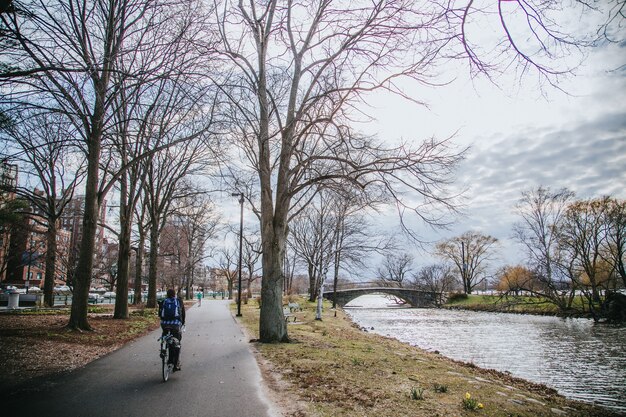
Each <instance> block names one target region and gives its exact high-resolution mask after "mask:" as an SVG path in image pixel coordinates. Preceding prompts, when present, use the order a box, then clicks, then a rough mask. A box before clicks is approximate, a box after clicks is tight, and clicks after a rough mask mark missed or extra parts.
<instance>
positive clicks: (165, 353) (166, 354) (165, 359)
mask: <svg viewBox="0 0 626 417" xmlns="http://www.w3.org/2000/svg"><path fill="white" fill-rule="evenodd" d="M169 359H170V350H169V349H168V346H167V345H166V344H165V343H164V344H163V345H162V346H161V363H162V371H163V382H167V380H168V379H169V377H170V373H171V372H172V368H173V366H172V364H171V363H169V362H170V361H169Z"/></svg>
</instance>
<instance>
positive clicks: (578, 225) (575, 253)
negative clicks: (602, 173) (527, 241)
mask: <svg viewBox="0 0 626 417" xmlns="http://www.w3.org/2000/svg"><path fill="white" fill-rule="evenodd" d="M607 208H608V206H607V204H606V200H605V199H595V200H582V201H576V202H574V203H572V204H570V205H569V206H568V208H567V210H566V211H565V213H564V215H563V218H562V221H561V223H560V224H559V228H558V234H559V247H560V249H561V251H562V253H564V256H563V257H562V259H563V260H562V263H563V265H562V266H563V267H567V270H568V272H569V274H570V278H571V279H572V282H573V283H574V285H575V287H576V288H577V289H579V290H580V291H581V292H582V293H583V294H584V295H585V298H586V299H587V305H588V307H589V311H590V312H591V313H592V314H593V316H594V319H598V318H599V317H598V314H599V312H598V307H599V306H600V304H601V291H602V290H603V289H606V288H607V284H608V282H609V281H610V279H611V273H612V272H613V271H614V268H613V265H612V264H608V263H607V262H606V261H605V260H604V259H603V256H602V251H603V250H604V242H605V239H606V224H605V220H606V210H607Z"/></svg>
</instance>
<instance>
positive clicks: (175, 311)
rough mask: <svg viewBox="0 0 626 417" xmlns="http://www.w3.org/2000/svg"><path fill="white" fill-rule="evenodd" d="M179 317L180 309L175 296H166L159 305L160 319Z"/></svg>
mask: <svg viewBox="0 0 626 417" xmlns="http://www.w3.org/2000/svg"><path fill="white" fill-rule="evenodd" d="M179 318H180V310H179V305H178V299H177V298H166V299H165V300H163V306H162V307H161V319H163V320H176V319H179Z"/></svg>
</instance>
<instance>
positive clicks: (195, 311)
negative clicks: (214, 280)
mask: <svg viewBox="0 0 626 417" xmlns="http://www.w3.org/2000/svg"><path fill="white" fill-rule="evenodd" d="M160 333H161V331H160V330H157V331H155V332H152V333H150V334H149V335H147V336H145V337H142V338H141V339H138V340H136V341H135V342H133V343H131V344H129V345H127V346H125V347H123V348H122V349H119V350H117V351H115V352H113V353H111V354H109V355H107V356H105V357H103V358H101V359H98V360H96V361H94V362H92V363H90V364H88V365H87V366H85V367H84V368H82V369H79V370H77V371H75V372H72V373H70V374H68V375H63V376H60V377H57V378H53V379H52V380H48V381H44V382H42V383H40V384H39V385H38V386H33V387H32V388H33V389H32V390H30V389H29V390H28V391H27V392H24V393H21V394H19V395H14V396H12V398H9V399H8V400H5V401H3V402H2V404H0V410H1V411H0V414H2V415H5V416H41V417H56V416H63V417H75V416H76V417H81V416H85V417H87V416H89V417H96V416H116V417H117V416H129V417H144V416H145V417H148V416H149V417H155V416H158V417H160V416H167V417H181V416H185V417H191V416H207V417H272V416H275V415H276V413H275V412H274V411H272V407H271V406H270V405H269V403H268V402H267V401H266V400H265V398H264V397H263V394H262V390H261V376H260V372H259V369H258V366H257V363H256V361H255V359H254V357H253V355H252V353H251V352H250V350H249V347H248V340H246V338H245V337H244V335H243V333H242V331H241V329H240V328H239V326H238V325H237V323H236V322H235V321H234V319H233V317H232V315H231V314H230V311H229V309H228V303H227V302H226V301H221V300H209V299H204V300H203V303H202V306H201V307H199V306H198V305H197V304H196V305H194V306H193V307H191V308H189V309H188V310H187V329H186V332H185V333H184V334H183V346H182V353H181V355H182V356H181V360H182V371H180V372H176V373H174V374H172V375H171V376H170V379H169V381H168V382H165V383H164V382H163V380H162V378H161V362H160V358H159V354H158V343H157V338H158V337H159V336H160ZM24 348H27V347H26V346H25V347H24ZM42 355H43V356H48V357H50V356H53V355H50V353H48V352H42ZM7 410H8V411H10V413H8V414H5V411H7Z"/></svg>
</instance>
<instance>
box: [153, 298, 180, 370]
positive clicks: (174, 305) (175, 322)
mask: <svg viewBox="0 0 626 417" xmlns="http://www.w3.org/2000/svg"><path fill="white" fill-rule="evenodd" d="M159 318H160V319H161V329H163V336H165V335H166V334H167V332H168V331H169V332H170V333H171V334H172V336H174V337H175V338H177V339H178V341H179V343H178V344H177V346H176V349H174V355H173V358H171V361H172V363H173V364H174V370H175V371H180V341H181V340H182V338H183V334H182V332H181V327H182V326H184V325H185V305H184V304H183V300H182V299H180V298H178V297H176V291H174V290H173V289H169V290H167V298H166V299H165V300H163V301H161V302H159Z"/></svg>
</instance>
